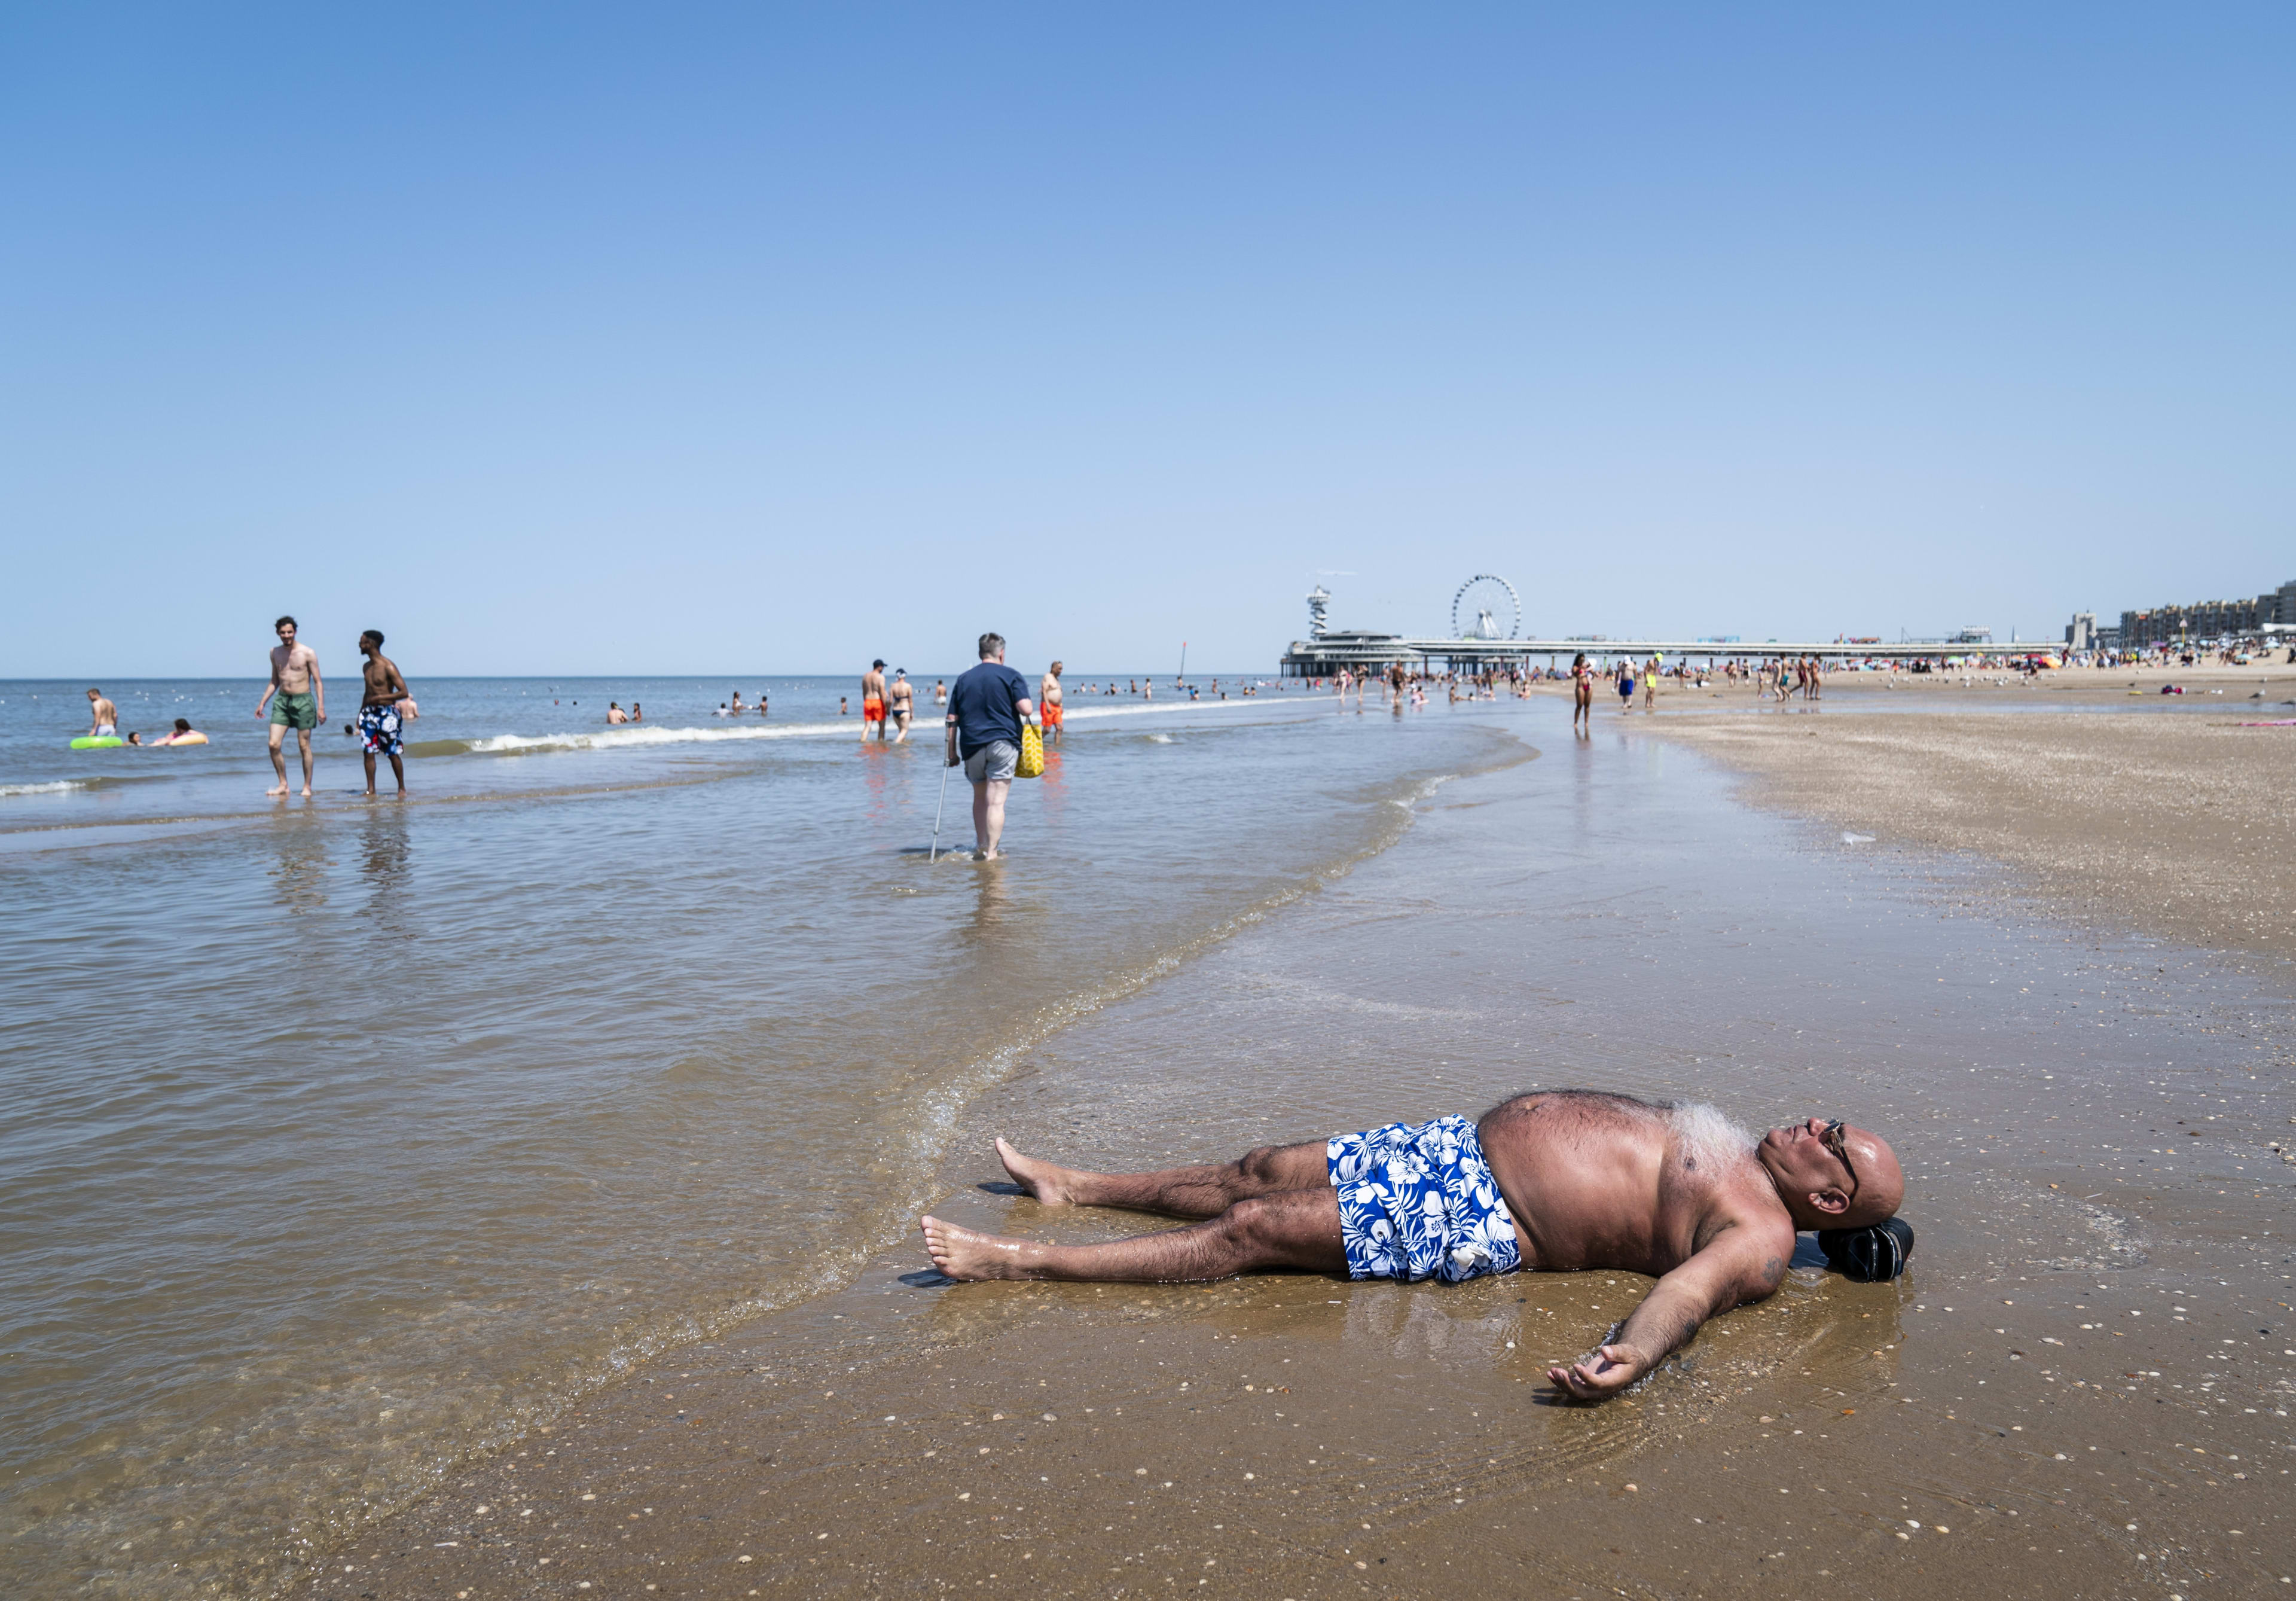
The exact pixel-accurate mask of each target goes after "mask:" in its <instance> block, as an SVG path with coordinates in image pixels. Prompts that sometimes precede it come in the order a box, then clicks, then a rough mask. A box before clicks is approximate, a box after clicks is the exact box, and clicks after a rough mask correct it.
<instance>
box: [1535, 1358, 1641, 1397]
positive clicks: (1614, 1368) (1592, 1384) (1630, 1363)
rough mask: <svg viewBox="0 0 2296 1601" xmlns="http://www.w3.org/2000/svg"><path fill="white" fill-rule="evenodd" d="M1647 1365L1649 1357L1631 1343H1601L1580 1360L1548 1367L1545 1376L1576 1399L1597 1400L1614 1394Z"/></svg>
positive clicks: (1638, 1376)
mask: <svg viewBox="0 0 2296 1601" xmlns="http://www.w3.org/2000/svg"><path fill="white" fill-rule="evenodd" d="M1649 1368H1650V1362H1649V1360H1648V1359H1646V1358H1644V1355H1643V1353H1642V1352H1640V1351H1636V1349H1635V1348H1634V1347H1633V1346H1631V1345H1605V1346H1604V1347H1603V1349H1602V1350H1600V1351H1596V1352H1595V1354H1594V1355H1593V1356H1592V1357H1589V1358H1588V1359H1587V1360H1585V1361H1583V1362H1573V1363H1572V1364H1571V1365H1570V1367H1550V1368H1548V1369H1547V1370H1546V1376H1547V1377H1548V1378H1549V1379H1552V1380H1553V1381H1554V1387H1555V1388H1556V1389H1557V1390H1567V1391H1569V1392H1570V1393H1571V1394H1572V1395H1575V1396H1577V1397H1578V1398H1579V1400H1602V1399H1603V1397H1604V1396H1608V1395H1616V1394H1617V1393H1618V1392H1620V1391H1621V1390H1623V1389H1625V1388H1626V1387H1627V1386H1628V1384H1631V1383H1634V1382H1635V1381H1636V1379H1638V1378H1640V1377H1642V1375H1644V1373H1645V1372H1647V1371H1649Z"/></svg>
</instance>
